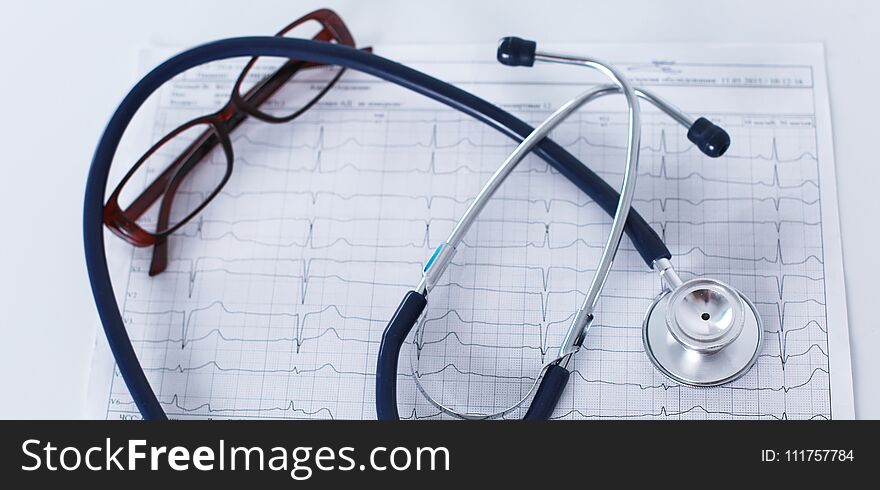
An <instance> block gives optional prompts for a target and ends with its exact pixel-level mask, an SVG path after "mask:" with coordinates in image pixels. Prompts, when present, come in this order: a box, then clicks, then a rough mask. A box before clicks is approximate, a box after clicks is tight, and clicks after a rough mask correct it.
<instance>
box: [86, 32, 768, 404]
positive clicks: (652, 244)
mask: <svg viewBox="0 0 880 490" xmlns="http://www.w3.org/2000/svg"><path fill="white" fill-rule="evenodd" d="M534 47H535V45H534V43H529V42H526V41H522V40H516V39H513V38H511V39H508V40H507V41H506V42H505V43H502V45H501V47H500V49H499V59H500V60H501V61H502V62H504V63H506V64H511V65H531V63H532V62H533V61H534V60H536V59H538V60H545V61H554V62H561V63H572V64H581V65H585V66H589V67H592V68H595V69H597V70H599V71H601V72H603V73H605V74H606V75H608V76H609V77H610V78H611V79H612V80H613V81H614V82H615V85H613V86H606V87H601V88H598V89H594V90H592V91H590V92H588V93H586V94H583V95H581V96H579V97H577V98H576V99H574V100H573V101H571V102H569V103H567V104H565V105H564V106H563V107H562V108H560V109H559V110H558V111H557V112H556V113H554V114H553V115H552V116H551V117H550V118H548V120H547V121H545V122H544V123H542V124H541V125H540V126H539V127H538V128H536V129H534V130H533V129H532V128H531V127H530V126H529V125H528V124H526V123H525V122H523V121H521V120H519V119H517V118H516V117H514V116H512V115H511V114H509V113H507V112H505V111H503V110H502V109H500V108H498V107H496V106H494V105H492V104H490V103H488V102H486V101H485V100H482V99H480V98H478V97H476V96H474V95H472V94H470V93H467V92H465V91H463V90H461V89H459V88H457V87H454V86H452V85H449V84H447V83H444V82H442V81H440V80H437V79H435V78H433V77H430V76H428V75H426V74H424V73H421V72H418V71H416V70H413V69H411V68H408V67H406V66H403V65H401V64H398V63H395V62H393V61H390V60H388V59H385V58H382V57H380V56H377V55H374V54H370V53H365V52H363V51H359V50H357V49H354V48H349V47H346V46H340V45H335V44H330V43H324V42H318V41H310V40H303V39H290V38H281V37H245V38H235V39H226V40H222V41H216V42H212V43H208V44H204V45H202V46H198V47H195V48H192V49H190V50H188V51H185V52H183V53H181V54H179V55H177V56H174V57H172V58H170V59H169V60H167V61H165V62H164V63H162V64H161V65H159V66H158V67H156V68H154V69H153V70H152V71H150V72H149V73H148V74H147V75H146V76H145V77H144V78H142V79H141V80H140V81H139V82H138V83H137V84H136V85H135V86H134V87H133V88H132V89H131V91H130V92H129V93H128V94H127V95H126V97H125V98H124V99H123V100H122V102H121V103H120V105H119V107H118V108H117V109H116V111H115V113H114V114H113V116H112V118H111V119H110V121H109V123H108V124H107V127H106V128H105V130H104V133H103V135H102V137H101V139H100V141H99V143H98V146H97V148H96V150H95V154H94V156H93V158H92V163H91V166H90V169H89V174H88V180H87V184H86V192H85V198H84V208H83V238H84V248H85V256H86V266H87V269H88V273H89V280H90V283H91V287H92V293H93V296H94V298H95V303H96V305H97V308H98V313H99V315H100V318H101V323H102V325H103V328H104V332H105V335H106V337H107V341H108V344H109V346H110V349H111V351H112V353H113V356H114V358H115V360H116V365H117V369H118V370H119V373H120V375H121V377H122V378H123V380H124V381H125V383H126V386H127V387H128V390H129V392H130V393H131V396H132V400H133V401H134V403H135V405H136V406H137V407H138V410H139V411H140V412H141V414H142V415H143V417H144V418H146V419H165V418H167V416H166V414H165V411H164V410H163V408H162V403H161V402H160V401H159V399H158V398H157V397H156V394H155V393H154V392H153V389H152V387H151V386H150V383H149V380H148V379H147V377H146V375H145V374H144V370H143V367H142V366H141V364H140V362H139V361H138V359H137V354H136V352H135V349H134V347H133V345H132V343H131V339H130V338H129V336H128V332H127V330H126V328H125V323H124V321H123V319H122V315H121V313H120V311H119V305H118V304H117V303H116V298H115V294H114V291H113V285H112V282H111V279H110V272H109V267H108V264H107V257H106V255H105V250H104V233H103V222H102V213H103V206H104V192H105V189H106V186H107V181H108V176H109V173H110V165H111V163H112V161H113V157H114V155H115V153H116V150H117V148H118V146H119V143H120V141H121V139H122V135H123V133H124V131H125V129H126V127H127V126H128V124H129V123H130V122H131V120H132V118H133V117H134V115H135V113H136V112H137V110H138V109H139V108H140V107H141V106H142V105H143V104H144V102H145V101H146V100H147V98H148V97H149V96H150V95H151V94H152V93H154V92H155V91H156V90H157V89H158V88H159V87H160V86H161V85H162V84H164V83H165V82H167V81H169V80H171V79H172V78H174V77H175V76H177V75H179V74H181V73H183V72H184V71H186V70H188V69H190V68H193V67H196V66H198V65H201V64H204V63H209V62H212V61H218V60H223V59H228V58H235V57H255V56H275V57H279V58H289V59H299V60H303V61H310V62H315V63H323V64H330V65H339V66H343V67H346V68H350V69H354V70H358V71H362V72H364V73H367V74H370V75H373V76H376V77H378V78H381V79H384V80H386V81H389V82H392V83H395V84H397V85H400V86H402V87H405V88H408V89H410V90H412V91H414V92H416V93H419V94H422V95H425V96H427V97H429V98H431V99H434V100H436V101H439V102H441V103H443V104H446V105H447V106H449V107H451V108H454V109H457V110H459V111H462V112H463V113H465V114H467V115H470V116H472V117H474V118H475V119H477V120H479V121H482V122H484V123H486V124H487V125H489V126H491V127H493V128H495V129H497V130H498V131H500V132H502V133H503V134H505V135H507V136H509V137H511V138H513V139H515V140H521V141H522V143H521V144H520V146H519V147H517V149H516V150H515V152H514V153H513V154H512V155H511V156H510V157H509V158H508V159H507V160H506V161H505V163H504V165H502V167H501V168H499V170H498V171H497V172H496V173H495V174H494V175H493V177H492V178H491V179H490V181H489V182H488V183H487V185H486V187H485V188H484V189H483V191H481V192H480V194H479V196H478V198H477V199H476V200H475V201H474V202H473V203H472V204H471V206H470V207H469V208H468V211H467V212H466V213H465V215H464V216H463V217H462V220H461V222H460V223H459V224H458V226H456V227H455V230H458V231H453V233H452V234H451V235H450V237H449V238H447V240H446V241H445V242H444V243H443V244H441V246H439V247H438V248H437V251H436V252H435V254H434V256H433V257H432V259H431V260H429V262H428V264H427V266H426V267H425V270H424V273H423V277H422V281H421V282H420V284H419V286H417V288H416V290H415V291H410V292H409V293H408V294H407V295H406V297H405V298H404V300H403V302H402V303H401V305H400V307H399V308H398V310H397V312H396V313H395V314H394V317H393V318H392V320H391V322H390V323H389V325H388V328H387V329H386V331H385V333H384V335H383V337H382V344H381V346H380V354H379V360H378V363H377V370H376V377H377V383H376V395H377V396H376V398H377V399H376V404H377V414H378V416H379V418H397V400H396V381H397V362H398V357H399V354H400V350H401V346H402V345H403V344H404V341H405V339H406V337H407V335H408V334H409V332H410V331H411V330H412V328H413V326H414V325H415V324H416V322H417V320H418V318H419V316H420V315H421V312H422V311H423V310H424V308H425V305H426V304H427V295H428V293H429V291H430V289H431V288H432V287H433V285H434V284H436V281H437V279H438V278H439V276H440V275H441V274H442V272H443V269H444V268H445V267H446V265H448V263H449V261H450V260H451V258H452V254H454V251H455V247H456V246H457V245H458V243H459V242H460V240H461V238H462V236H463V235H464V233H465V232H466V231H467V229H468V227H469V226H470V224H471V223H472V222H473V220H474V218H475V217H476V215H477V214H478V213H479V211H480V210H481V209H482V207H483V206H484V205H485V202H486V201H487V200H488V199H489V198H490V197H491V196H492V194H493V193H494V191H495V190H496V189H497V187H498V186H499V185H500V183H501V182H502V181H503V180H504V177H505V176H506V175H508V174H509V173H510V171H511V170H512V169H513V167H515V165H516V164H517V163H518V162H519V160H521V159H522V157H523V156H524V155H525V154H526V153H528V152H529V151H534V152H535V154H536V155H538V156H539V157H541V158H542V159H544V160H545V161H547V163H548V164H550V165H551V166H552V167H553V168H555V169H556V170H557V171H559V173H560V174H562V175H564V176H565V177H566V178H568V179H569V180H570V181H571V182H572V183H574V184H575V185H576V186H577V187H578V188H580V189H581V190H582V191H584V192H585V193H586V194H587V195H589V196H590V197H591V198H592V199H594V200H595V201H596V202H597V203H598V204H599V206H600V207H602V209H604V210H605V211H606V212H608V213H609V214H613V215H614V222H613V224H612V231H611V233H610V234H609V237H608V240H607V242H606V245H605V249H604V252H603V254H602V259H601V260H600V267H599V269H597V273H596V277H595V278H594V280H593V283H592V284H591V286H590V289H589V290H588V294H587V298H586V300H585V301H584V306H583V307H582V308H581V309H580V310H579V311H578V313H577V315H576V320H575V322H573V323H572V327H571V328H570V332H569V335H568V336H567V337H566V340H565V342H564V343H563V346H562V347H561V348H560V355H559V356H557V358H556V359H555V360H554V361H553V362H552V363H548V364H547V365H546V367H545V368H544V369H543V370H542V373H541V376H540V377H539V380H540V383H539V381H538V380H536V382H535V386H536V387H537V388H536V389H535V390H534V391H535V395H534V398H533V400H532V402H531V405H530V407H529V410H528V413H527V417H528V418H548V417H549V416H550V414H551V413H552V411H553V408H554V406H555V404H556V402H557V401H558V399H559V396H560V395H561V393H562V390H563V389H564V387H565V384H566V382H567V379H568V376H569V372H568V370H567V369H566V366H567V364H568V362H569V360H570V358H571V356H572V355H573V354H574V353H575V352H576V351H577V349H578V348H579V347H580V345H582V343H583V338H584V335H585V333H586V330H587V328H588V327H589V325H590V323H591V322H592V319H593V317H592V310H593V307H594V305H595V302H596V300H597V299H598V296H599V293H600V292H601V289H602V285H603V283H604V281H605V278H606V277H607V275H608V272H609V271H610V268H611V262H612V260H613V258H614V255H615V253H616V250H617V248H618V246H619V243H620V238H621V236H622V233H623V232H624V231H626V232H627V234H628V235H629V237H630V238H631V240H632V242H633V244H634V245H635V247H636V249H637V250H638V251H639V253H640V255H641V256H642V258H643V259H644V260H645V261H646V262H647V263H648V264H649V265H650V266H652V267H653V268H655V269H657V270H658V271H659V272H660V273H661V276H662V277H663V278H664V281H665V283H666V285H667V290H666V291H664V293H662V294H661V295H660V296H659V297H658V298H657V300H656V301H655V302H654V304H653V305H652V307H651V308H650V310H649V313H648V316H647V317H646V319H645V329H644V330H645V335H644V339H645V347H646V351H647V352H648V355H649V356H650V357H651V358H652V360H653V361H654V363H655V364H656V365H657V366H658V367H659V368H660V369H661V371H663V372H664V373H666V374H667V375H669V376H670V377H672V378H673V379H676V380H678V381H681V382H683V383H687V384H695V385H706V386H709V385H715V384H720V383H724V382H727V381H731V380H733V379H736V378H737V377H739V376H741V375H742V374H744V373H745V372H746V371H747V370H748V369H749V367H750V366H751V365H752V364H753V363H754V361H755V359H756V358H757V350H758V347H759V346H760V341H761V326H760V319H759V318H758V316H757V313H756V311H755V309H754V306H753V305H752V304H751V303H750V302H749V301H748V300H747V299H745V298H744V297H743V296H742V295H741V294H740V293H738V292H737V291H736V290H734V289H733V288H731V287H730V286H726V285H724V284H722V283H720V282H718V281H712V280H707V279H693V280H690V281H687V282H682V281H681V280H680V279H679V278H678V276H677V275H676V274H675V272H674V270H673V269H672V266H671V263H670V261H669V260H670V258H671V254H670V253H669V251H668V249H667V248H666V246H665V244H664V243H663V241H662V240H661V239H660V237H659V236H658V235H657V234H656V233H655V232H654V230H653V229H652V228H651V227H650V226H649V225H648V223H647V222H646V221H645V220H644V218H642V217H641V216H640V215H639V214H638V213H637V212H636V211H635V210H633V211H630V206H631V201H632V192H633V188H634V184H635V171H636V167H637V163H638V151H639V141H640V138H639V129H640V127H639V126H640V124H639V123H640V120H639V110H638V103H637V100H636V98H641V99H644V100H647V101H649V102H651V103H652V104H654V105H656V106H657V107H658V108H660V109H661V110H662V111H663V112H666V113H667V114H669V115H671V116H672V117H673V118H674V119H676V120H677V121H678V122H680V123H681V124H683V125H684V126H686V127H688V128H689V130H688V138H689V139H690V140H691V141H693V142H694V143H695V144H696V145H697V146H698V147H699V148H700V149H701V150H702V151H703V152H704V153H706V154H708V155H709V156H719V155H720V154H722V153H723V152H724V150H726V146H727V143H728V141H729V140H728V139H727V136H726V134H725V133H724V132H723V131H722V130H721V129H720V128H717V127H716V126H714V125H712V124H711V123H709V122H708V121H707V120H705V119H703V118H700V119H697V120H696V121H693V122H692V121H690V120H688V119H687V118H686V117H684V116H683V115H682V114H681V113H680V112H679V111H677V110H676V109H674V108H672V107H671V106H669V105H668V104H666V103H665V102H663V101H661V100H660V99H658V98H656V97H655V96H653V95H651V94H649V93H647V92H645V91H642V90H638V89H634V88H632V87H631V86H630V85H629V84H628V82H626V79H625V78H623V77H622V76H620V75H619V74H618V73H617V72H616V71H614V70H613V69H611V68H610V67H608V66H607V65H605V64H603V63H600V62H597V61H595V60H587V59H579V58H568V57H560V56H552V55H546V54H540V53H535V51H534ZM620 92H623V94H624V96H625V97H626V99H627V103H628V106H629V124H628V126H629V142H628V149H627V168H626V173H625V177H624V184H623V187H622V191H621V193H620V195H618V193H617V192H615V191H614V189H612V188H611V187H610V186H609V185H608V184H607V183H606V182H605V181H604V180H602V179H601V178H600V177H599V176H597V175H596V174H595V173H594V172H592V171H591V170H590V169H589V168H588V167H586V166H585V165H583V164H582V163H581V162H579V161H578V160H577V159H576V158H575V157H574V156H572V155H571V154H570V153H568V152H567V151H566V150H565V149H563V148H562V147H560V146H559V145H557V144H556V143H554V142H553V141H552V140H550V139H546V138H544V136H545V135H546V134H547V133H548V132H549V131H550V130H551V129H552V127H553V126H555V125H556V124H558V122H559V121H561V120H562V119H564V118H565V117H566V116H567V115H568V114H570V113H571V112H572V111H574V110H575V109H577V108H578V107H580V106H581V105H583V104H585V103H586V102H588V101H590V100H595V99H596V98H599V97H602V96H604V95H609V94H612V93H620ZM692 314H693V315H696V316H698V317H700V318H701V320H700V321H697V320H696V319H695V317H692ZM704 315H709V317H708V318H705V319H704V318H703V316H704ZM755 330H757V331H755ZM750 339H751V342H750ZM752 344H754V345H752ZM750 345H751V346H752V347H754V348H753V349H750V348H749V347H750ZM752 351H753V352H752ZM746 352H752V353H751V358H750V359H749V360H748V362H745V361H743V359H744V357H745V356H744V353H746ZM464 415H467V414H464Z"/></svg>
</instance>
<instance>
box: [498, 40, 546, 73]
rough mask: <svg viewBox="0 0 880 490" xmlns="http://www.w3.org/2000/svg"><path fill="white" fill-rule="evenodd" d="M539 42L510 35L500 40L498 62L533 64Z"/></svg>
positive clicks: (505, 63) (520, 64) (515, 64)
mask: <svg viewBox="0 0 880 490" xmlns="http://www.w3.org/2000/svg"><path fill="white" fill-rule="evenodd" d="M537 46H538V43H536V42H535V41H528V40H525V39H522V38H518V37H514V36H508V37H503V38H501V40H500V41H499V42H498V54H497V57H498V62H499V63H501V64H502V65H507V66H532V65H534V64H535V49H536V48H537Z"/></svg>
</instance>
